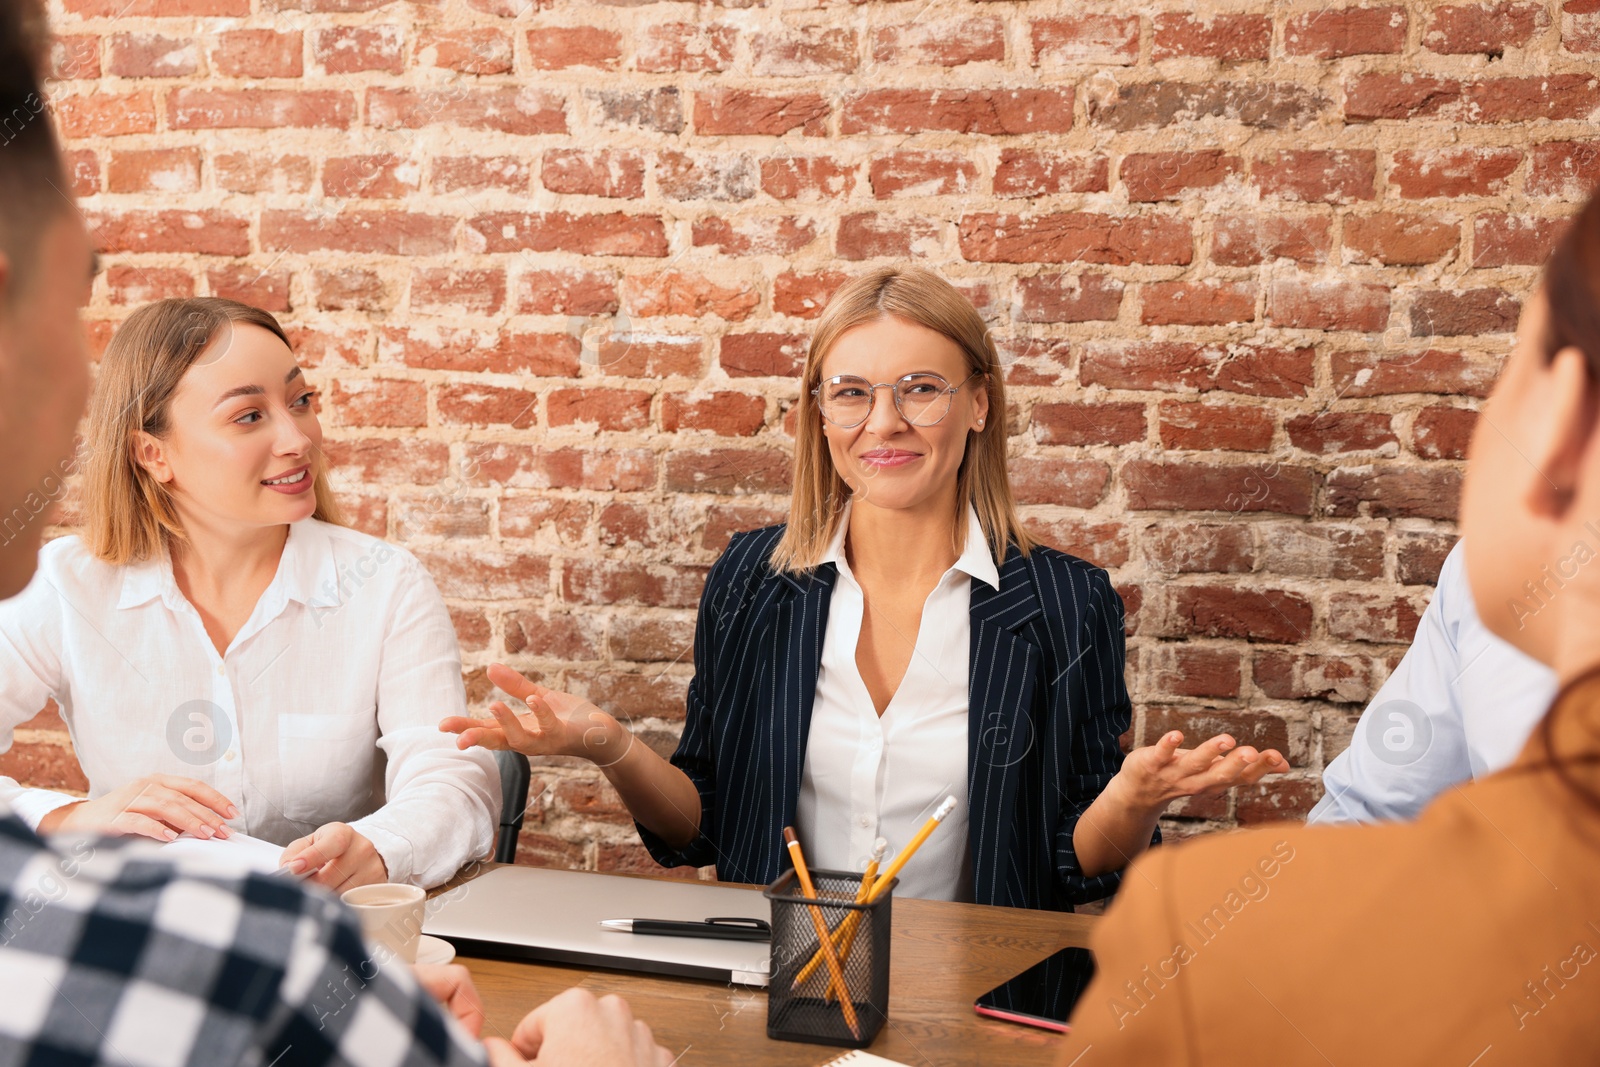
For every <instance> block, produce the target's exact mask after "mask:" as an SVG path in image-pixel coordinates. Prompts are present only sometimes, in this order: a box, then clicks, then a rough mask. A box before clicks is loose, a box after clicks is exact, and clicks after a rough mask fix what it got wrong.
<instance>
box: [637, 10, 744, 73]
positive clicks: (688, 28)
mask: <svg viewBox="0 0 1600 1067" xmlns="http://www.w3.org/2000/svg"><path fill="white" fill-rule="evenodd" d="M738 40H739V31H738V29H737V27H735V26H732V25H730V24H728V23H720V22H718V23H700V22H666V23H661V24H659V25H656V26H646V27H644V28H643V29H641V30H639V31H638V34H637V37H636V39H635V48H636V49H637V52H636V55H635V57H634V65H635V67H637V68H638V69H639V70H641V71H645V72H648V73H652V74H670V73H684V74H702V73H706V72H710V71H723V70H727V69H728V68H729V67H730V66H732V65H733V50H734V48H735V46H736V45H737V43H738Z"/></svg>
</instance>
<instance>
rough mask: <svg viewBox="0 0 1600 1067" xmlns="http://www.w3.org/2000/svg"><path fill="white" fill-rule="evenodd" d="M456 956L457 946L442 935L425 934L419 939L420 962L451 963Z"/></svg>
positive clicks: (418, 956) (418, 959) (418, 954)
mask: <svg viewBox="0 0 1600 1067" xmlns="http://www.w3.org/2000/svg"><path fill="white" fill-rule="evenodd" d="M455 958H456V947H455V946H454V945H452V944H451V943H450V942H448V941H446V940H444V939H443V938H440V937H429V936H428V935H427V934H423V935H422V936H421V937H420V938H419V939H418V940H417V962H418V963H449V962H450V961H451V960H453V959H455Z"/></svg>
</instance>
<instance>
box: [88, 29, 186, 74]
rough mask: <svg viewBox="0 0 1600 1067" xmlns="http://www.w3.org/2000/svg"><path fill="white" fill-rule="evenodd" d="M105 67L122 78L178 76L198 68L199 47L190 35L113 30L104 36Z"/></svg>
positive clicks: (107, 71)
mask: <svg viewBox="0 0 1600 1067" xmlns="http://www.w3.org/2000/svg"><path fill="white" fill-rule="evenodd" d="M105 67H106V73H107V74H114V75H116V76H118V77H121V78H181V77H183V76H184V75H186V74H193V73H194V72H195V71H197V70H199V69H200V49H199V48H198V47H197V46H196V44H195V41H194V40H193V39H192V38H191V39H188V40H185V39H183V38H180V37H164V36H162V35H161V34H158V33H116V34H112V35H111V36H110V37H107V38H106V64H105Z"/></svg>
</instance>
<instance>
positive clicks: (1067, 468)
mask: <svg viewBox="0 0 1600 1067" xmlns="http://www.w3.org/2000/svg"><path fill="white" fill-rule="evenodd" d="M1009 473H1010V475H1011V489H1012V491H1013V492H1014V493H1015V494H1016V498H1017V503H1019V504H1054V505H1056V506H1058V507H1065V508H1092V507H1094V506H1095V505H1096V504H1098V503H1099V502H1100V501H1101V500H1102V499H1103V498H1104V497H1105V495H1106V486H1107V485H1108V484H1109V483H1110V480H1111V471H1110V469H1109V468H1107V467H1106V465H1105V464H1104V463H1101V462H1100V461H1098V460H1088V459H1068V460H1060V459H1055V458H1049V459H1047V458H1044V457H1042V456H1018V457H1016V458H1014V459H1012V460H1011V463H1010V471H1009Z"/></svg>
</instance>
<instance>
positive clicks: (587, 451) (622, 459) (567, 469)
mask: <svg viewBox="0 0 1600 1067" xmlns="http://www.w3.org/2000/svg"><path fill="white" fill-rule="evenodd" d="M466 456H467V458H468V459H469V460H470V461H471V463H472V471H473V474H472V481H473V483H474V484H476V485H490V484H494V483H496V482H498V483H500V484H501V485H504V486H506V487H508V488H515V489H593V490H596V491H599V492H610V493H637V492H639V491H640V490H643V489H653V488H655V484H656V461H655V456H654V455H652V454H651V453H650V452H648V451H646V450H644V449H631V448H551V449H544V448H529V447H528V446H526V445H509V444H489V443H473V444H469V445H468V446H467V449H466Z"/></svg>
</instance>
